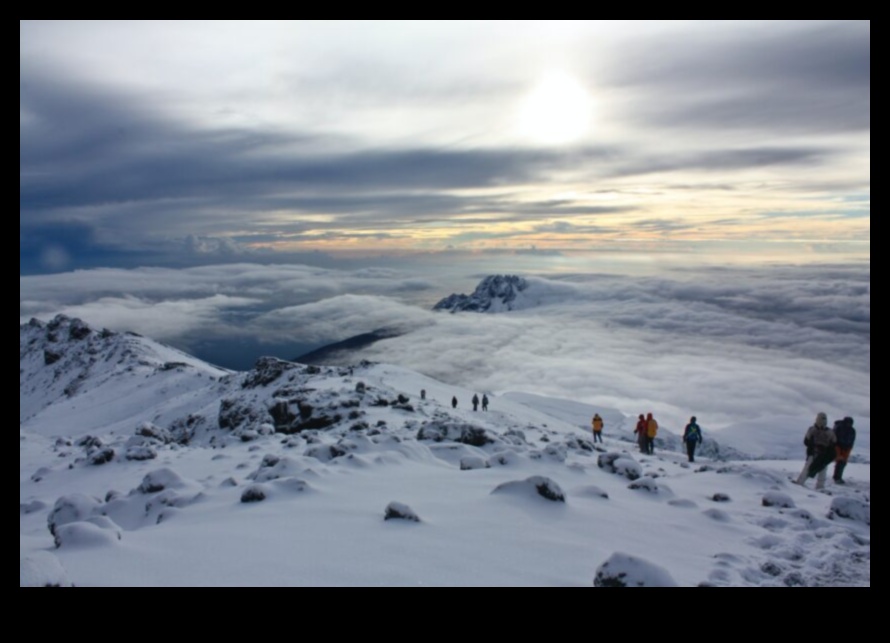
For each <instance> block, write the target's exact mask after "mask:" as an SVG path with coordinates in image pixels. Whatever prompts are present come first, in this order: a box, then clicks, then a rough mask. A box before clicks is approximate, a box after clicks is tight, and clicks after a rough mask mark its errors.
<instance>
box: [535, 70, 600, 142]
mask: <svg viewBox="0 0 890 643" xmlns="http://www.w3.org/2000/svg"><path fill="white" fill-rule="evenodd" d="M591 109H592V101H591V99H590V95H589V94H588V93H587V90H586V89H584V87H583V85H581V83H580V82H578V80H576V79H575V78H573V77H572V76H570V75H569V74H567V73H565V72H562V71H558V72H551V73H549V74H547V75H546V76H545V77H543V78H542V79H541V80H540V81H539V82H538V84H537V85H536V86H535V87H534V89H533V90H532V91H531V93H529V94H528V95H527V96H526V97H525V100H524V102H523V105H522V108H521V112H520V115H519V126H520V131H521V132H522V135H523V137H525V138H528V139H531V140H533V141H535V142H537V143H543V144H549V145H555V144H565V143H572V142H575V141H577V140H579V139H581V138H582V137H583V136H584V135H585V134H587V131H588V129H589V128H590V117H591Z"/></svg>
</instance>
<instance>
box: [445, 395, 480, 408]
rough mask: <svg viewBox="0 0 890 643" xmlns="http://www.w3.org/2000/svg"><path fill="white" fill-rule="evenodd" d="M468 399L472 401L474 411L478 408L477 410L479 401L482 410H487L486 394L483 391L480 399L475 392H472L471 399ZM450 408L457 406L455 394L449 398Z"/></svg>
mask: <svg viewBox="0 0 890 643" xmlns="http://www.w3.org/2000/svg"><path fill="white" fill-rule="evenodd" d="M470 401H471V402H472V403H473V410H474V411H478V410H479V404H480V403H481V404H482V410H483V411H487V410H488V395H486V394H484V393H483V394H482V399H481V400H480V399H479V396H478V395H476V394H475V393H474V394H473V399H472V400H470ZM451 408H453V409H456V408H457V396H456V395H455V396H454V397H452V398H451Z"/></svg>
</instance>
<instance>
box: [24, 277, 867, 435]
mask: <svg viewBox="0 0 890 643" xmlns="http://www.w3.org/2000/svg"><path fill="white" fill-rule="evenodd" d="M456 274H457V272H456V271H455V275H456ZM455 275H446V274H443V273H441V272H440V273H438V274H435V275H434V274H426V273H424V272H423V271H422V270H395V269H383V268H374V269H362V270H330V269H320V268H311V267H307V266H280V265H276V266H266V265H257V264H229V265H220V266H203V267H198V268H188V269H161V268H140V269H132V270H123V269H97V270H86V271H78V272H71V273H63V274H55V275H41V276H28V277H20V300H19V305H20V321H21V322H22V323H24V322H25V321H27V320H28V319H29V318H30V317H32V316H37V317H39V318H42V319H47V318H50V317H52V316H54V315H55V314H56V313H59V312H62V313H65V314H68V315H71V316H77V317H81V318H83V319H85V320H86V321H88V322H89V323H90V324H92V325H94V326H100V327H108V328H111V329H114V330H130V331H135V332H139V333H141V334H145V335H148V336H150V337H153V338H155V339H159V340H161V341H165V342H168V343H171V344H173V345H176V346H178V347H181V348H184V349H185V350H189V349H190V348H193V347H194V346H196V345H198V344H201V345H202V346H203V347H204V350H205V353H206V351H207V350H210V351H215V352H216V356H215V357H214V355H209V356H208V355H206V354H205V355H202V356H203V357H205V358H208V357H209V358H210V359H211V360H212V361H216V363H221V364H224V365H226V356H225V354H226V347H227V346H228V345H233V344H235V343H236V342H238V341H244V340H250V341H252V342H255V343H256V349H255V350H256V351H258V352H266V350H265V349H266V348H268V349H269V350H268V352H272V353H277V354H278V356H279V357H283V358H293V357H295V356H296V355H297V354H299V351H298V350H297V347H300V348H301V349H304V348H307V347H314V346H320V345H323V344H326V343H330V342H335V341H339V340H342V339H346V338H348V337H351V336H353V335H357V334H360V333H365V332H369V331H373V330H377V329H381V328H389V329H396V330H398V331H400V332H401V333H402V334H401V335H400V336H398V337H395V338H392V339H388V340H384V341H381V342H378V343H377V344H375V345H373V346H371V347H367V348H365V349H363V350H361V351H359V353H357V354H355V355H353V356H351V357H350V359H354V360H357V359H361V358H367V359H372V360H377V361H385V362H392V363H397V364H401V365H404V366H407V367H410V368H412V369H415V370H418V371H421V372H423V373H426V374H428V375H431V376H433V377H436V378H439V379H442V380H444V381H446V382H452V383H455V384H461V385H463V386H467V387H472V388H477V389H479V390H480V391H487V392H490V393H494V394H497V393H500V392H505V391H525V392H530V393H536V394H540V395H549V396H556V397H564V398H568V399H574V400H579V401H583V402H586V403H591V404H601V405H604V406H609V407H614V408H618V409H621V410H622V411H624V412H625V413H628V414H633V415H636V414H637V413H640V412H649V411H653V412H655V413H656V414H658V415H660V416H661V417H662V418H663V420H664V421H665V422H666V423H667V424H669V425H676V426H679V425H681V424H682V423H683V422H685V420H687V419H688V417H689V416H690V415H692V414H695V415H698V416H699V418H700V419H703V421H704V422H705V423H706V424H707V425H708V426H710V427H714V428H718V427H720V426H722V425H726V424H730V423H734V422H739V421H748V420H752V419H756V418H758V417H763V416H769V415H788V414H798V413H804V414H807V415H809V414H811V413H812V414H813V415H814V414H815V412H816V411H819V410H824V411H826V412H827V413H828V414H829V416H831V417H837V416H842V415H853V416H855V417H870V360H871V336H870V332H871V331H870V298H871V289H870V267H869V266H868V265H867V264H862V265H832V266H825V265H821V266H814V265H807V266H770V267H763V268H708V269H705V268H702V269H694V270H693V269H689V270H673V271H671V272H670V273H665V274H661V275H657V276H651V275H650V276H640V275H635V276H627V275H618V274H557V275H549V276H547V277H546V278H545V277H529V279H530V281H531V283H532V286H531V288H530V290H529V294H530V296H531V297H532V298H533V299H534V300H535V303H536V305H535V306H534V307H532V308H529V309H526V310H521V311H514V312H510V313H501V314H474V313H461V314H449V313H433V312H432V311H431V310H430V302H431V301H435V300H436V299H437V298H439V297H445V296H446V295H448V294H451V292H452V289H453V285H454V284H455V283H462V284H465V285H466V290H467V291H469V290H472V288H473V287H474V286H475V282H476V280H477V279H478V278H479V277H480V275H472V274H471V272H470V271H469V270H468V269H466V268H465V269H464V272H463V273H461V274H460V275H459V276H455ZM210 340H213V341H212V343H209V344H208V341H210ZM289 346H293V347H294V348H293V350H292V352H290V353H288V352H287V351H288V350H289V349H288V348H287V347H289ZM208 347H209V348H208ZM251 350H253V349H251ZM251 359H252V356H251ZM231 366H233V367H235V368H248V367H249V362H246V363H243V364H242V363H237V364H232V365H231Z"/></svg>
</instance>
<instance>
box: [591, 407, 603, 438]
mask: <svg viewBox="0 0 890 643" xmlns="http://www.w3.org/2000/svg"><path fill="white" fill-rule="evenodd" d="M590 423H591V424H592V425H593V443H594V444H596V443H597V442H602V441H603V418H601V417H600V414H599V413H595V414H594V416H593V419H592V420H591V421H590Z"/></svg>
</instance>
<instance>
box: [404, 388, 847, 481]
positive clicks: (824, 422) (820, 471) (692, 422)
mask: <svg viewBox="0 0 890 643" xmlns="http://www.w3.org/2000/svg"><path fill="white" fill-rule="evenodd" d="M421 398H422V399H426V391H421ZM471 402H472V404H473V410H474V411H478V410H479V406H480V404H481V406H482V410H483V411H487V410H488V395H485V394H483V395H482V398H481V399H480V398H479V395H478V394H473V399H472V400H471ZM457 404H458V401H457V396H454V397H452V398H451V408H453V409H456V408H457ZM604 425H605V423H604V422H603V418H602V416H600V414H599V413H595V414H594V416H593V419H592V420H591V426H592V427H593V442H594V444H595V443H597V442H600V443H601V442H602V441H603V427H604ZM634 434H635V435H636V438H637V445H638V446H639V448H640V452H641V453H645V454H646V455H654V454H655V436H656V435H657V434H658V421H657V420H656V419H655V418H654V417H653V416H652V413H647V414H646V415H643V414H642V413H640V415H639V419H638V420H637V426H636V428H635V429H634ZM702 441H703V437H702V430H701V427H700V426H699V425H698V420H697V419H696V417H695V416H694V415H693V416H692V417H691V418H689V422H688V423H687V424H686V427H685V428H684V430H683V444H684V445H685V446H686V457H687V458H688V459H689V462H695V451H696V449H697V448H698V446H699V445H700V444H701V443H702ZM855 441H856V429H855V428H853V418H851V417H845V418H843V419H842V420H837V421H836V422H835V423H834V428H829V427H828V416H827V415H826V414H825V413H821V412H820V413H818V414H817V415H816V421H815V422H814V423H813V425H812V426H811V427H810V428H809V429H807V432H806V435H805V436H804V440H803V443H804V446H805V447H806V449H807V459H806V462H805V463H804V467H803V470H802V471H801V472H800V475H799V476H798V477H797V479H796V480H795V482H796V483H797V484H799V485H804V484H805V483H806V481H807V479H808V478H816V489H822V488H823V487H824V486H825V480H826V478H827V476H828V474H827V470H828V466H829V465H830V464H831V463H832V462H834V473H833V476H832V478H833V479H834V482H835V483H836V484H845V483H844V477H843V476H844V468H845V467H846V466H847V461H848V460H849V458H850V452H851V451H852V449H853V443H854V442H855Z"/></svg>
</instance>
